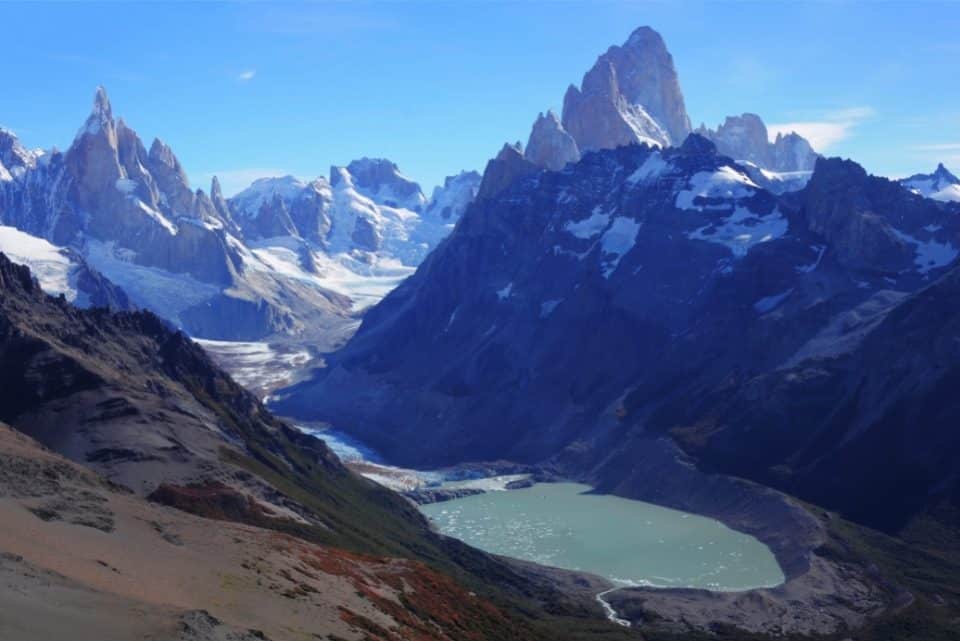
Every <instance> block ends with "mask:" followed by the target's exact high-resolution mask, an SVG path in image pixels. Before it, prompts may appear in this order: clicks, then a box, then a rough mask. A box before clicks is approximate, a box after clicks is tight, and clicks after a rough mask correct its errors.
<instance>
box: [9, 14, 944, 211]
mask: <svg viewBox="0 0 960 641" xmlns="http://www.w3.org/2000/svg"><path fill="white" fill-rule="evenodd" d="M0 24H2V32H3V39H4V45H3V50H4V55H3V56H2V57H0V87H2V99H0V124H2V125H4V126H7V127H9V128H11V129H13V130H14V131H16V132H17V133H18V134H19V135H20V137H21V138H22V139H23V141H24V143H25V144H27V145H28V146H31V147H50V146H53V145H56V146H58V147H60V148H64V147H66V146H68V145H69V144H70V141H71V140H72V138H73V136H74V133H75V132H76V130H77V129H78V127H79V126H80V124H81V123H82V121H83V120H84V118H85V116H86V114H87V113H88V112H89V109H90V104H91V101H92V98H93V93H94V88H95V87H96V85H98V84H103V85H104V86H105V87H106V88H107V90H108V93H109V95H110V98H111V101H112V103H113V108H114V113H115V114H116V115H119V116H123V117H124V118H125V120H126V121H127V123H128V124H129V125H130V126H132V127H133V128H134V129H136V130H137V131H138V132H139V133H140V135H141V137H142V138H144V140H145V144H147V145H148V146H149V144H150V141H151V140H152V138H153V137H154V136H159V137H160V138H162V139H164V140H165V141H167V142H168V143H169V144H170V145H171V146H172V147H173V149H174V151H175V152H176V153H177V155H178V156H179V157H180V159H181V161H182V162H183V164H184V165H185V167H186V168H187V171H188V173H189V175H190V177H191V180H192V182H193V183H194V184H195V185H196V186H202V187H204V188H206V187H207V185H208V181H209V179H210V176H211V175H212V174H214V173H217V174H219V175H221V176H222V177H223V182H224V185H225V188H226V190H227V191H228V192H229V191H233V190H235V189H236V188H239V187H241V186H242V185H243V184H245V183H248V182H250V180H252V179H253V178H254V177H257V176H261V175H275V174H284V173H292V174H295V175H299V176H304V177H313V176H317V175H326V174H327V173H328V169H329V166H330V165H331V164H338V165H339V164H346V163H347V162H349V161H350V160H351V159H353V158H357V157H360V156H364V155H366V156H384V157H388V158H390V159H392V160H394V161H395V162H397V163H398V164H399V165H400V167H401V169H402V170H403V171H404V172H405V173H407V174H408V175H410V176H411V177H413V178H415V179H417V180H419V181H420V182H421V183H422V184H423V185H424V189H425V190H429V189H430V188H432V186H433V185H434V184H437V183H438V182H440V181H441V180H442V178H443V176H445V175H447V174H451V173H455V172H457V171H459V170H460V169H478V170H482V168H483V166H484V164H485V162H486V160H487V158H489V157H490V156H491V155H493V154H495V153H496V151H497V150H498V149H499V147H500V146H501V145H502V144H503V142H505V141H507V140H518V139H520V140H523V141H524V142H525V141H526V138H527V135H528V133H529V128H530V125H531V123H532V122H533V119H534V117H535V116H536V114H537V112H539V111H541V110H545V109H546V108H553V109H555V110H557V111H559V109H560V107H561V105H562V98H563V93H564V91H565V89H566V86H567V85H568V84H569V83H571V82H577V83H579V81H580V79H581V77H582V75H583V73H584V72H585V71H586V70H587V69H588V68H589V67H590V65H591V64H592V63H593V62H594V60H595V59H596V57H597V55H599V54H600V53H601V52H603V51H604V50H605V49H606V48H607V47H608V46H610V45H612V44H619V43H622V42H623V41H624V40H625V39H626V38H627V36H628V35H629V33H630V31H632V29H633V28H635V27H637V26H639V25H644V24H647V25H650V26H652V27H654V28H655V29H657V30H658V31H660V33H661V34H663V36H664V38H665V40H666V42H667V46H668V48H669V49H670V51H671V52H672V54H673V57H674V60H675V62H676V64H677V68H678V71H679V74H680V82H681V85H682V88H683V91H684V95H685V97H686V103H687V109H688V111H689V113H690V117H691V119H692V120H693V122H694V124H695V125H696V124H699V123H700V122H706V123H707V124H709V125H711V126H715V125H716V124H717V123H718V122H720V121H721V120H722V119H723V117H724V116H726V115H728V114H735V113H741V112H743V111H753V112H756V113H759V114H760V115H761V116H763V118H764V119H765V120H766V121H767V122H768V123H771V124H778V125H784V126H787V127H788V128H790V127H792V128H797V129H799V130H800V131H801V133H805V134H808V135H810V137H811V138H812V139H813V142H814V143H815V145H819V147H820V148H821V150H822V151H824V152H825V153H827V154H829V155H843V156H848V157H852V158H854V159H856V160H858V161H859V162H861V163H862V164H863V165H864V166H866V168H867V169H868V170H869V171H871V172H874V173H879V174H884V175H892V176H900V175H906V174H909V173H914V172H917V171H928V170H931V169H932V168H933V167H934V165H935V164H936V162H937V161H939V160H942V161H944V162H946V163H947V165H948V166H952V167H953V168H954V169H957V170H960V82H958V80H960V4H958V3H956V2H951V3H934V2H911V3H895V2H883V3H880V2H862V3H858V2H826V1H824V2H807V3H786V2H775V3H752V2H735V3H734V2H729V3H720V2H712V3H693V2H690V3H681V2H649V3H640V2H613V1H608V2H603V1H592V2H589V3H587V2H572V1H565V2H509V3H508V2H492V1H485V2H479V1H478V2H468V1H463V0H461V1H454V0H450V1H449V2H439V1H434V2H420V3H399V2H390V3H369V2H360V3H330V4H289V5H279V4H266V3H245V4H213V3H194V4H171V3H163V4H142V5H131V4H121V3H115V4H99V5H96V4H79V3H76V4H64V5H55V4H22V5H21V4H6V3H2V4H0Z"/></svg>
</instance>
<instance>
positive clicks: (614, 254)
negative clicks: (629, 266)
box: [600, 216, 643, 278]
mask: <svg viewBox="0 0 960 641" xmlns="http://www.w3.org/2000/svg"><path fill="white" fill-rule="evenodd" d="M642 226H643V223H639V222H637V221H636V220H634V219H632V218H624V217H622V216H621V217H618V218H614V219H613V223H612V224H611V225H610V227H609V229H607V231H605V232H604V233H603V236H601V237H600V248H601V249H602V251H603V257H602V259H601V269H602V270H603V277H604V278H610V276H611V275H612V274H613V272H615V271H616V270H617V266H618V265H619V264H620V259H621V258H623V256H624V254H626V253H627V252H628V251H630V250H631V249H632V248H633V246H634V245H636V243H637V234H638V233H639V232H640V228H641V227H642Z"/></svg>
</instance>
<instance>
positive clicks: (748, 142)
mask: <svg viewBox="0 0 960 641" xmlns="http://www.w3.org/2000/svg"><path fill="white" fill-rule="evenodd" d="M697 133H699V134H701V135H703V136H706V137H707V138H710V139H711V140H712V141H713V142H714V143H716V145H717V149H718V150H719V151H720V153H722V154H725V155H727V156H730V157H731V158H735V159H736V160H739V161H743V162H748V163H752V164H754V165H756V166H757V167H759V168H761V169H763V170H767V171H772V172H801V171H802V172H809V171H811V170H812V169H813V165H814V163H815V162H816V159H817V157H818V154H817V153H816V152H815V151H814V150H813V147H811V146H810V143H809V142H808V141H807V139H806V138H804V137H803V136H801V135H799V134H798V133H796V132H790V133H787V134H784V133H782V132H778V133H777V136H776V138H775V139H774V141H773V142H771V141H770V134H769V131H768V130H767V126H766V124H765V123H764V122H763V118H761V117H760V116H759V115H757V114H755V113H750V112H745V113H743V114H740V115H739V116H727V117H726V118H725V119H724V121H723V122H722V123H721V124H720V125H719V126H718V127H717V128H716V129H715V130H712V129H709V128H708V127H706V126H705V125H700V127H699V128H698V129H697ZM797 186H798V187H799V186H802V184H798V185H797Z"/></svg>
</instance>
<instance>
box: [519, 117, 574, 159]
mask: <svg viewBox="0 0 960 641" xmlns="http://www.w3.org/2000/svg"><path fill="white" fill-rule="evenodd" d="M524 156H525V157H526V159H527V160H529V161H530V162H532V163H533V164H535V165H537V166H538V167H543V168H545V169H549V170H550V171H559V170H561V169H563V168H564V167H565V166H566V165H567V163H571V162H576V161H578V160H580V149H579V147H577V142H576V141H575V140H574V139H573V136H571V135H570V134H569V133H567V131H566V130H565V129H564V128H563V125H562V124H560V118H558V117H557V115H556V114H555V113H553V112H552V111H548V112H547V114H546V115H543V114H542V113H541V114H540V115H539V116H537V120H536V121H535V122H534V123H533V129H532V130H531V131H530V139H529V141H528V142H527V150H526V152H525V153H524Z"/></svg>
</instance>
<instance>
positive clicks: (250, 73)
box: [237, 69, 257, 82]
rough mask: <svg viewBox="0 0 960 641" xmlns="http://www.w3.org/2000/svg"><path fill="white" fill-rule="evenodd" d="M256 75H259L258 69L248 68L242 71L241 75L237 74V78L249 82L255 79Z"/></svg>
mask: <svg viewBox="0 0 960 641" xmlns="http://www.w3.org/2000/svg"><path fill="white" fill-rule="evenodd" d="M255 75H257V70H256V69H248V70H247V71H242V72H240V75H239V76H237V80H239V81H240V82H249V81H250V80H253V77H254V76H255Z"/></svg>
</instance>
